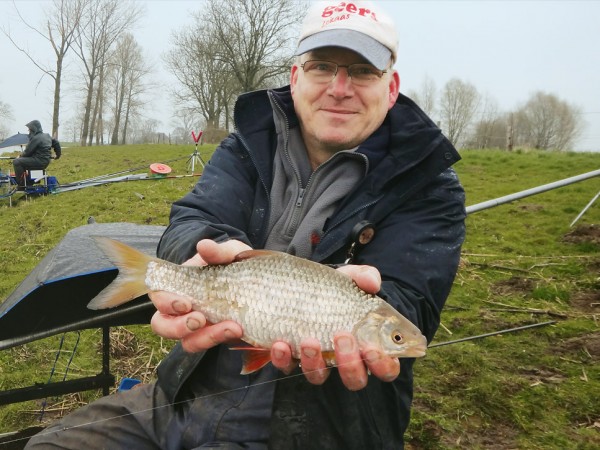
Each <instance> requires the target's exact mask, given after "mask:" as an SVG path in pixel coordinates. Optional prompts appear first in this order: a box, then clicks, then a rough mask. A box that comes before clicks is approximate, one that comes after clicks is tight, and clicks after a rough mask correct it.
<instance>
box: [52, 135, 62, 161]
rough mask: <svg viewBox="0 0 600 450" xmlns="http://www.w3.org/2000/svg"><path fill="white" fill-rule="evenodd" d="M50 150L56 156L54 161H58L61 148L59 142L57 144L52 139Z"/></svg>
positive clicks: (55, 140) (56, 141)
mask: <svg viewBox="0 0 600 450" xmlns="http://www.w3.org/2000/svg"><path fill="white" fill-rule="evenodd" d="M52 148H53V149H54V153H55V154H56V159H59V158H60V156H61V154H62V148H61V147H60V142H58V140H57V139H54V138H52Z"/></svg>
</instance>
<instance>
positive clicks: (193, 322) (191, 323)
mask: <svg viewBox="0 0 600 450" xmlns="http://www.w3.org/2000/svg"><path fill="white" fill-rule="evenodd" d="M185 324H186V326H187V327H188V330H190V331H196V330H197V329H198V328H200V327H202V324H201V323H200V322H199V321H198V320H197V319H194V318H193V317H189V318H188V319H187V320H186V321H185Z"/></svg>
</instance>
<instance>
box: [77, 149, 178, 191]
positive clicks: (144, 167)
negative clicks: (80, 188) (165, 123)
mask: <svg viewBox="0 0 600 450" xmlns="http://www.w3.org/2000/svg"><path fill="white" fill-rule="evenodd" d="M185 158H187V156H182V157H180V158H173V159H169V160H167V161H165V163H169V162H173V161H179V160H181V159H185ZM147 168H148V166H139V167H134V168H131V169H126V170H121V171H119V172H113V173H107V174H106V175H97V176H95V177H91V178H86V179H83V180H79V181H74V182H73V183H69V185H76V184H85V183H89V182H93V181H96V180H101V179H104V178H108V177H112V176H115V175H122V174H125V173H131V172H135V171H136V170H142V169H147Z"/></svg>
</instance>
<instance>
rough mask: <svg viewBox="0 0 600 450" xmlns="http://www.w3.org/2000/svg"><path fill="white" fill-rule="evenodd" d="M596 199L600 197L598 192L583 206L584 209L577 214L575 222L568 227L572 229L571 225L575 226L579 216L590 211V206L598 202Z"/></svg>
mask: <svg viewBox="0 0 600 450" xmlns="http://www.w3.org/2000/svg"><path fill="white" fill-rule="evenodd" d="M598 197H600V191H598V193H597V194H596V195H595V196H594V198H593V199H591V200H590V202H589V203H588V204H587V205H586V206H585V208H583V209H582V210H581V212H580V213H579V215H578V216H577V217H575V220H574V221H573V222H571V225H569V227H572V226H573V225H575V222H577V221H578V220H579V219H580V218H581V216H583V215H584V214H585V212H586V211H587V210H588V209H590V206H592V205H593V204H594V202H595V201H596V200H598Z"/></svg>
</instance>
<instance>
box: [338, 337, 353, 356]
mask: <svg viewBox="0 0 600 450" xmlns="http://www.w3.org/2000/svg"><path fill="white" fill-rule="evenodd" d="M335 343H336V344H337V348H338V350H339V352H340V353H351V352H352V351H353V350H354V345H353V343H352V339H350V338H349V337H347V336H341V337H339V338H337V339H336V341H335Z"/></svg>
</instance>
